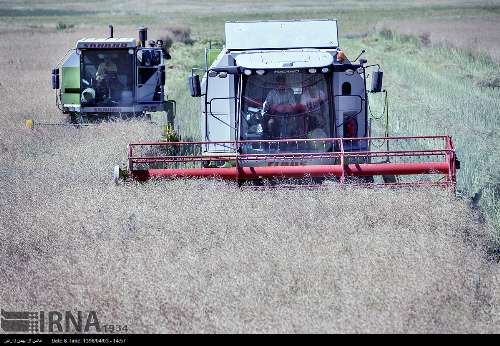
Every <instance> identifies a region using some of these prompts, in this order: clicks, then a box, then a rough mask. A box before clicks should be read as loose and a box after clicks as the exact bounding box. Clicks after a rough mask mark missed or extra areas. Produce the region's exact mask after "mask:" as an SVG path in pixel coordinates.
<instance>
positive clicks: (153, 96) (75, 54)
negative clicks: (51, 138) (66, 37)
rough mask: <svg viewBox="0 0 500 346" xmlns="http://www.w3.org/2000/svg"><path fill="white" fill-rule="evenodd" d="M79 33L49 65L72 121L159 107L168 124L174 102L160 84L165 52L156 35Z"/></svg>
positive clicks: (61, 106)
mask: <svg viewBox="0 0 500 346" xmlns="http://www.w3.org/2000/svg"><path fill="white" fill-rule="evenodd" d="M109 28H110V32H109V37H108V38H83V39H81V40H78V41H77V43H76V47H75V48H73V49H71V50H69V51H68V53H67V54H66V55H65V56H64V58H63V59H61V61H60V63H59V64H58V65H56V66H55V68H54V69H53V70H52V89H54V90H55V91H56V105H57V107H58V108H59V109H60V110H61V111H62V112H63V114H67V115H68V116H69V120H70V122H71V123H73V124H81V123H89V122H94V121H99V120H107V119H111V118H129V117H135V116H150V115H151V113H153V112H163V114H164V119H165V120H166V122H167V123H168V124H170V125H173V121H174V117H175V101H173V100H168V97H167V93H166V89H165V62H166V60H168V59H170V55H169V53H168V52H167V50H166V49H165V48H164V47H163V42H162V41H161V40H157V41H153V40H151V41H149V42H148V41H147V28H145V27H141V28H139V39H135V38H115V37H113V26H112V25H110V26H109Z"/></svg>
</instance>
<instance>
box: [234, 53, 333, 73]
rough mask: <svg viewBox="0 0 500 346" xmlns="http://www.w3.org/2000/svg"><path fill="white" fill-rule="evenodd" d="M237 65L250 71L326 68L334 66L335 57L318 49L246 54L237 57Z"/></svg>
mask: <svg viewBox="0 0 500 346" xmlns="http://www.w3.org/2000/svg"><path fill="white" fill-rule="evenodd" d="M236 64H237V65H238V66H241V67H245V68H250V69H280V68H310V67H324V66H329V65H331V64H333V56H332V55H331V54H330V53H327V52H323V51H320V50H317V49H301V50H287V51H282V50H271V51H258V52H245V53H243V54H239V55H238V56H237V57H236Z"/></svg>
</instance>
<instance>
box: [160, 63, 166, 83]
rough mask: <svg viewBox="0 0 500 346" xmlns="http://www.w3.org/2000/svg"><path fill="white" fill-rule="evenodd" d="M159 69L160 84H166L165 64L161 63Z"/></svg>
mask: <svg viewBox="0 0 500 346" xmlns="http://www.w3.org/2000/svg"><path fill="white" fill-rule="evenodd" d="M159 70H160V85H165V80H166V76H165V65H161V66H160V68H159Z"/></svg>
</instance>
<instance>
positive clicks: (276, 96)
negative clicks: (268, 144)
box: [262, 75, 298, 139]
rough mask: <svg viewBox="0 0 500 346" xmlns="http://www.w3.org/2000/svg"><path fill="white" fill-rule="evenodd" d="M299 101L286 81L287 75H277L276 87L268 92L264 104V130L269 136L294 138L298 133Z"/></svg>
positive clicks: (273, 137)
mask: <svg viewBox="0 0 500 346" xmlns="http://www.w3.org/2000/svg"><path fill="white" fill-rule="evenodd" d="M297 106H298V105H297V101H296V99H295V95H294V92H293V90H292V88H290V87H289V86H288V85H287V83H286V77H285V76H283V75H278V76H277V77H276V87H275V88H274V89H271V90H270V91H269V93H268V94H267V97H266V100H265V101H264V104H263V106H262V115H263V120H264V121H263V125H264V126H263V127H264V132H265V133H267V135H268V137H269V138H272V139H276V138H292V137H294V136H296V135H297V120H298V119H297V118H296V116H295V114H296V113H297Z"/></svg>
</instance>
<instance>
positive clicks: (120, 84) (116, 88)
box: [80, 49, 134, 107]
mask: <svg viewBox="0 0 500 346" xmlns="http://www.w3.org/2000/svg"><path fill="white" fill-rule="evenodd" d="M82 54H83V64H82V69H81V74H80V75H81V83H80V86H81V104H82V106H91V107H102V106H106V107H122V106H130V105H132V104H133V100H134V99H133V86H134V74H133V68H132V66H133V65H132V61H133V60H132V59H133V57H134V55H133V54H134V51H133V50H129V49H103V50H84V51H83V52H82Z"/></svg>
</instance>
